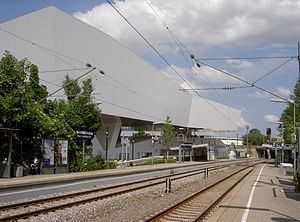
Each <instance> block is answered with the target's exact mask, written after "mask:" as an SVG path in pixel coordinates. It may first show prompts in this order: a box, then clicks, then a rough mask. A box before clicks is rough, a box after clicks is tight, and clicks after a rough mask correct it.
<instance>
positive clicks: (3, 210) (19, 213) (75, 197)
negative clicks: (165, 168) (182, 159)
mask: <svg viewBox="0 0 300 222" xmlns="http://www.w3.org/2000/svg"><path fill="white" fill-rule="evenodd" d="M231 165H232V164H226V165H219V166H215V167H208V168H205V169H208V170H209V171H210V172H212V171H218V170H220V169H222V168H226V167H230V166H231ZM205 169H197V170H192V171H189V172H182V173H176V174H175V173H174V174H171V175H169V176H162V177H156V178H152V179H146V180H140V181H135V182H131V183H126V184H120V185H115V186H110V187H105V188H98V189H93V190H88V191H82V192H78V193H72V194H64V195H60V196H56V197H48V198H43V199H38V200H33V201H27V202H21V203H16V204H10V205H3V206H0V221H12V220H17V219H21V218H27V217H30V216H34V215H38V214H42V213H45V212H50V211H55V210H58V209H63V208H67V207H71V206H74V205H80V204H84V203H88V202H92V201H96V200H101V199H106V198H110V197H113V196H117V195H121V194H125V193H129V192H133V191H136V190H140V189H145V188H148V187H151V186H155V185H159V184H164V183H165V180H166V178H171V179H172V180H173V181H174V180H179V179H182V178H186V177H190V176H195V175H199V174H201V173H204V172H205Z"/></svg>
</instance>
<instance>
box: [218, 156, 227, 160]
mask: <svg viewBox="0 0 300 222" xmlns="http://www.w3.org/2000/svg"><path fill="white" fill-rule="evenodd" d="M216 159H218V160H221V159H229V157H228V156H217V157H216Z"/></svg>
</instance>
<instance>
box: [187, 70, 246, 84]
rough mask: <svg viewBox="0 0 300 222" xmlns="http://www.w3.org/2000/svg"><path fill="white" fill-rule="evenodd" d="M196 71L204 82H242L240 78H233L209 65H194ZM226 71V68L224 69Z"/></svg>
mask: <svg viewBox="0 0 300 222" xmlns="http://www.w3.org/2000/svg"><path fill="white" fill-rule="evenodd" d="M193 69H194V72H195V73H197V74H198V75H199V78H201V79H202V81H204V82H212V83H241V82H240V81H239V80H237V79H235V78H232V77H230V76H228V75H226V74H224V73H222V72H219V71H217V70H215V69H212V68H210V67H208V66H201V67H200V68H196V67H194V68H193ZM223 71H226V70H223Z"/></svg>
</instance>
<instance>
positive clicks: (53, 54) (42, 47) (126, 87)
mask: <svg viewBox="0 0 300 222" xmlns="http://www.w3.org/2000/svg"><path fill="white" fill-rule="evenodd" d="M0 30H2V31H3V32H6V33H7V34H10V35H12V36H14V37H16V38H18V39H20V40H22V41H25V42H27V43H29V44H30V45H32V46H34V47H38V48H40V49H41V50H42V51H44V52H46V53H48V54H50V55H52V56H54V57H55V58H56V59H58V60H61V61H64V60H63V59H62V58H61V57H59V56H62V57H64V58H68V59H70V60H73V61H75V62H78V63H80V64H84V65H87V64H88V63H84V62H83V61H80V60H79V59H75V58H72V57H70V56H67V55H65V54H63V53H61V52H58V51H55V50H53V49H49V48H47V47H44V46H42V45H41V44H36V43H34V42H33V41H30V40H28V39H26V38H23V37H21V36H19V35H16V34H14V33H12V32H9V31H7V30H4V29H2V28H0ZM49 51H51V52H52V53H49ZM55 54H57V55H59V56H57V55H55ZM67 64H68V65H69V66H71V67H73V68H72V69H64V70H46V71H42V73H46V72H55V71H57V72H61V71H76V70H85V69H90V67H87V68H76V67H75V66H74V65H73V64H70V63H67ZM96 69H97V70H98V71H99V72H100V73H101V72H102V71H101V70H99V69H98V68H97V67H93V70H96ZM93 70H92V71H93ZM90 72H91V71H88V72H87V73H84V74H83V75H81V76H79V77H78V78H76V79H75V80H74V81H76V80H78V79H80V78H82V77H84V76H85V75H87V74H88V73H90ZM97 73H98V72H97ZM98 74H99V73H98ZM101 74H102V73H101ZM105 76H107V77H108V78H110V79H112V80H113V81H114V82H116V83H118V84H120V85H121V86H122V87H124V88H125V89H127V90H128V91H130V92H132V93H133V94H136V95H138V96H141V97H142V98H144V99H146V100H147V101H149V102H151V103H152V104H153V105H156V106H158V107H159V108H161V109H163V110H165V108H163V107H161V106H160V105H158V104H157V103H155V102H153V101H151V100H150V99H148V98H147V97H145V96H143V95H142V94H140V93H138V92H136V91H135V90H132V89H131V88H129V87H128V86H126V85H125V84H124V83H122V82H120V81H118V80H116V79H115V78H113V77H112V76H110V75H109V74H106V75H105ZM40 80H41V81H44V82H47V83H49V84H52V85H56V86H58V87H60V88H59V89H57V90H56V91H54V92H53V93H51V94H49V95H48V96H47V97H46V98H44V99H43V100H45V99H47V98H49V97H52V96H53V95H54V94H56V93H57V92H59V91H61V90H62V89H63V88H64V87H63V86H61V85H57V84H55V83H51V82H49V81H46V80H44V79H40ZM43 100H41V101H43ZM41 101H40V102H41ZM166 111H167V112H170V111H168V110H166ZM173 114H174V115H175V116H178V117H179V118H181V119H184V120H185V119H186V118H184V117H181V116H179V115H177V114H176V113H173Z"/></svg>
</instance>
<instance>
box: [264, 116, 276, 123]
mask: <svg viewBox="0 0 300 222" xmlns="http://www.w3.org/2000/svg"><path fill="white" fill-rule="evenodd" d="M264 120H265V121H266V122H278V121H279V117H278V116H276V115H271V114H270V115H265V116H264Z"/></svg>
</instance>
